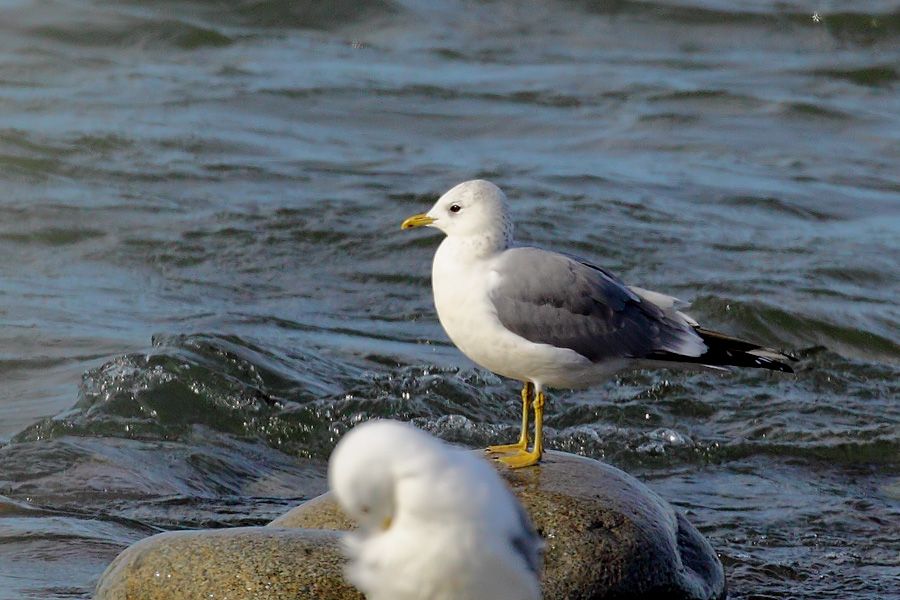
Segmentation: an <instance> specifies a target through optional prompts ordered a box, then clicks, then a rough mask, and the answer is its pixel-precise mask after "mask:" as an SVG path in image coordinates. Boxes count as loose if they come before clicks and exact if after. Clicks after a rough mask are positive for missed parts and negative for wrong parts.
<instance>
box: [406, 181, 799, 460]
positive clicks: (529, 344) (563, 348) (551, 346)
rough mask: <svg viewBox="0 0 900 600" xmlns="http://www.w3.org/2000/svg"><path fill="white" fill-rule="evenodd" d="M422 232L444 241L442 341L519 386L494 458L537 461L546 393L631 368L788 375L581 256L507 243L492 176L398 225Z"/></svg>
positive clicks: (669, 300) (767, 354)
mask: <svg viewBox="0 0 900 600" xmlns="http://www.w3.org/2000/svg"><path fill="white" fill-rule="evenodd" d="M423 226H427V227H436V228H437V229H440V230H441V231H443V232H444V233H445V234H446V236H447V237H446V238H444V240H443V241H442V242H441V244H440V246H439V247H438V250H437V252H436V253H435V255H434V262H433V264H432V272H431V281H432V288H433V292H434V304H435V308H437V313H438V318H439V319H440V321H441V325H442V326H443V327H444V330H445V331H446V332H447V335H448V336H449V337H450V339H451V341H453V343H454V344H456V346H457V347H458V348H459V349H460V350H461V351H462V352H463V354H465V355H466V356H468V357H469V358H470V359H472V360H473V361H474V362H476V363H477V364H479V365H481V366H482V367H484V368H486V369H489V370H491V371H493V372H494V373H497V374H499V375H503V376H506V377H510V378H513V379H518V380H519V381H522V382H523V383H524V384H525V385H524V387H523V390H522V400H523V410H522V433H521V435H520V437H519V441H518V442H516V443H514V444H508V445H504V446H492V447H490V448H489V450H491V451H495V452H499V453H507V454H511V455H509V456H503V457H501V458H500V460H502V461H504V462H506V463H507V464H508V465H510V466H512V467H524V466H528V465H532V464H534V463H536V462H538V461H539V460H540V457H541V453H542V452H543V438H542V426H543V421H542V419H543V407H544V402H545V398H544V392H543V388H544V387H545V386H546V387H558V388H581V387H587V386H590V385H594V384H596V383H600V382H602V381H604V380H606V379H607V378H608V377H609V376H610V375H612V374H614V373H615V372H617V371H620V370H622V369H625V368H629V367H631V368H635V367H636V368H642V367H678V368H685V367H687V368H698V367H699V368H712V369H719V368H721V366H723V365H734V366H745V367H759V368H765V369H772V370H778V371H785V372H792V370H791V368H790V366H788V365H787V362H786V361H788V360H790V357H788V356H786V355H784V354H781V353H779V352H777V351H774V350H770V349H768V348H763V347H761V346H758V345H756V344H753V343H750V342H746V341H744V340H739V339H736V338H732V337H729V336H726V335H723V334H720V333H716V332H714V331H710V330H707V329H704V328H703V327H701V326H700V325H699V324H698V323H697V322H696V321H695V320H693V319H692V318H690V317H689V316H687V315H686V314H684V313H682V312H681V311H680V310H678V309H679V308H681V307H682V306H683V303H681V302H680V301H678V300H677V299H675V298H673V297H671V296H667V295H665V294H660V293H659V292H653V291H650V290H644V289H641V288H632V287H629V286H627V285H625V284H624V283H623V282H621V281H620V280H619V279H618V278H617V277H616V276H615V275H613V274H612V273H610V272H608V271H606V270H604V269H603V268H601V267H599V266H597V265H594V264H592V263H590V262H589V261H586V260H584V259H580V258H578V257H574V256H570V255H567V254H561V253H557V252H550V251H547V250H542V249H539V248H533V247H527V246H516V245H514V244H513V224H512V220H511V218H510V216H509V210H508V208H507V202H506V196H505V194H504V193H503V192H502V191H501V190H500V188H498V187H497V186H496V185H494V184H493V183H491V182H489V181H483V180H475V181H466V182H464V183H461V184H459V185H457V186H455V187H454V188H452V189H450V190H449V191H448V192H446V193H445V194H444V195H443V196H441V197H440V198H439V199H438V200H437V202H435V204H434V206H433V207H432V208H431V210H429V211H428V212H427V213H424V214H420V215H414V216H412V217H410V218H408V219H406V220H405V221H404V222H403V224H402V228H403V229H409V228H413V227H423ZM532 399H533V407H534V414H535V435H534V447H533V449H532V450H531V451H528V450H527V445H528V435H527V426H528V412H529V404H531V402H532Z"/></svg>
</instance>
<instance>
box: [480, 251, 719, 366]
mask: <svg viewBox="0 0 900 600" xmlns="http://www.w3.org/2000/svg"><path fill="white" fill-rule="evenodd" d="M495 272H496V274H497V275H498V279H497V282H496V285H495V286H494V287H493V288H492V290H491V300H492V301H493V304H494V306H495V308H496V309H497V316H498V318H499V319H500V322H501V323H502V324H503V326H504V327H506V328H507V329H509V330H510V331H512V332H513V333H516V334H517V335H520V336H522V337H523V338H525V339H527V340H529V341H532V342H535V343H543V344H549V345H551V346H556V347H558V348H569V349H571V350H574V351H575V352H577V353H578V354H581V355H582V356H584V357H586V358H587V359H589V360H591V361H593V362H598V361H602V360H607V359H614V358H644V357H647V356H650V355H653V354H654V353H659V352H671V353H675V354H681V355H687V356H699V355H700V354H702V353H703V352H704V351H705V350H706V346H705V345H704V344H703V341H702V340H701V339H700V337H699V336H698V335H697V334H696V333H695V332H694V330H693V328H692V327H691V326H690V324H689V323H687V322H686V321H684V320H681V319H680V318H678V317H677V316H676V315H674V314H671V313H667V312H666V311H664V310H663V309H661V308H660V307H659V306H657V305H655V304H654V303H652V302H650V301H648V300H645V299H642V298H641V297H640V296H638V295H637V294H635V293H634V292H632V291H631V290H630V289H628V287H627V286H626V285H625V284H623V283H622V282H621V281H619V280H618V279H617V278H616V277H615V276H614V275H612V274H610V273H608V272H606V271H604V270H603V269H601V268H599V267H596V266H594V265H591V264H590V263H588V262H586V261H582V260H580V259H577V258H575V257H571V256H567V255H564V254H557V253H555V252H548V251H546V250H541V249H539V248H513V249H510V250H507V251H506V252H504V253H503V254H502V255H501V256H500V257H499V259H498V262H497V263H496V265H495Z"/></svg>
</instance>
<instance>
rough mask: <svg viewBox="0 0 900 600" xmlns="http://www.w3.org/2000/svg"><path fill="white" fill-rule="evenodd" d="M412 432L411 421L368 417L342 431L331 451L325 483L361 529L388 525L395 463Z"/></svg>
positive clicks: (393, 506)
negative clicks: (346, 432) (346, 431)
mask: <svg viewBox="0 0 900 600" xmlns="http://www.w3.org/2000/svg"><path fill="white" fill-rule="evenodd" d="M415 433H417V431H416V430H415V429H414V428H413V427H412V426H411V425H406V424H403V423H398V422H396V421H369V422H367V423H363V424H361V425H358V426H357V427H355V428H354V429H353V430H352V431H351V432H350V433H348V434H347V435H345V436H344V437H343V438H342V439H341V441H340V442H338V445H337V446H336V447H335V449H334V452H333V453H332V454H331V458H330V459H329V461H328V485H329V487H330V488H331V491H332V492H333V493H334V495H335V498H336V499H337V501H338V503H339V504H340V505H341V507H342V508H343V509H344V511H345V512H346V513H347V514H348V515H349V516H350V517H352V518H353V519H355V520H356V521H357V522H358V523H359V526H360V528H362V529H363V530H366V531H377V530H379V529H387V528H388V527H389V526H390V524H391V521H392V520H393V518H394V513H395V511H396V489H395V488H396V479H397V477H396V473H395V471H396V466H397V464H396V463H397V460H398V459H399V458H401V457H402V454H403V451H404V450H405V449H406V448H407V447H408V445H409V444H408V438H409V436H410V435H411V434H415ZM405 441H406V442H407V443H404V442H405Z"/></svg>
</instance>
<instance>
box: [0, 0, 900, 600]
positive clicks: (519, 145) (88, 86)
mask: <svg viewBox="0 0 900 600" xmlns="http://www.w3.org/2000/svg"><path fill="white" fill-rule="evenodd" d="M898 40H900V12H898V10H897V6H896V4H895V3H892V2H886V1H877V0H872V1H856V2H837V1H831V2H822V1H820V2H799V1H797V2H774V1H772V2H769V1H766V0H759V1H755V2H746V3H739V4H738V3H733V2H725V1H724V0H663V1H659V2H641V1H636V0H610V1H607V2H588V1H581V2H561V1H560V2H546V3H536V2H526V3H522V2H513V1H511V0H510V1H506V0H500V1H495V2H464V1H454V0H445V1H441V2H416V1H414V0H410V1H403V2H377V3H365V4H364V5H360V4H358V3H355V2H336V3H334V2H332V3H318V2H303V1H290V2H289V1H282V0H244V1H240V2H224V1H213V0H207V1H201V0H194V1H182V2H156V3H152V4H147V3H140V2H109V1H106V0H95V1H93V2H88V1H86V0H67V1H62V0H57V1H48V2H37V1H33V0H19V1H11V2H6V3H3V4H2V6H0V56H2V57H3V60H2V61H0V182H2V185H3V187H2V193H0V444H2V447H0V598H3V599H6V598H9V599H19V598H71V597H89V596H90V593H91V590H92V587H93V584H94V582H95V581H96V578H97V576H98V575H99V574H100V572H101V571H102V569H103V568H104V567H105V565H106V564H107V563H108V561H109V560H111V559H112V557H113V556H115V554H116V553H117V552H119V551H120V550H121V549H122V548H124V547H125V546H126V545H128V544H129V543H131V542H133V541H135V540H137V539H140V538H141V537H144V536H146V535H149V534H152V533H154V532H156V531H160V530H165V529H175V528H188V527H219V526H231V525H246V524H255V523H262V522H265V521H266V520H267V519H269V518H271V517H273V516H275V515H277V514H279V513H280V512H282V511H284V510H285V509H286V508H287V507H289V506H292V505H294V504H296V503H297V502H299V501H300V500H302V499H304V498H308V497H310V496H313V495H315V494H318V493H319V492H321V491H323V490H324V488H325V483H324V478H323V474H324V468H325V461H326V460H327V457H328V454H329V452H330V450H331V448H332V447H333V445H334V443H335V440H336V439H337V438H338V437H339V436H340V435H341V434H342V433H343V432H344V431H346V430H347V429H348V428H349V427H351V426H352V425H353V424H355V423H357V422H359V421H361V420H364V419H368V418H371V417H375V416H391V417H394V418H400V419H412V420H414V421H415V422H416V423H417V424H419V425H420V426H422V427H425V428H427V429H429V430H431V431H434V432H436V433H438V434H439V435H441V436H443V437H445V438H446V439H449V440H452V441H455V442H460V443H464V444H468V445H473V446H477V445H484V444H486V443H488V442H494V441H497V440H499V439H501V438H507V437H512V436H514V430H515V428H516V424H517V422H518V418H517V412H518V408H519V401H518V392H517V386H516V384H515V383H514V382H509V381H504V380H501V379H499V378H496V377H495V376H493V375H491V374H490V373H486V372H483V371H479V370H478V369H476V368H475V367H474V366H473V365H471V364H470V363H468V362H467V361H466V360H465V359H464V358H463V357H462V356H461V355H460V354H459V352H458V351H456V350H455V348H453V347H452V346H451V345H449V343H448V341H447V339H446V337H445V336H444V334H443V332H442V331H441V329H440V327H439V325H438V323H437V320H436V317H435V315H434V311H433V308H432V304H431V294H430V285H429V266H430V261H431V255H432V253H433V250H434V248H435V247H436V244H437V241H438V240H437V238H435V237H430V236H428V235H416V234H409V233H408V232H407V233H401V232H400V231H399V223H400V221H401V220H402V219H403V218H404V217H406V216H408V215H409V214H412V213H414V212H420V211H422V210H423V209H426V208H427V207H428V206H429V205H430V203H431V202H432V201H433V200H434V199H435V198H436V197H437V196H438V195H439V194H440V193H441V192H443V191H444V190H446V189H447V188H449V187H450V186H452V185H453V184H455V183H457V182H459V181H462V180H465V179H471V178H475V177H485V178H489V179H492V180H493V181H495V182H496V183H498V184H499V185H501V186H502V187H503V188H504V189H505V190H506V191H507V193H508V195H509V196H510V198H511V201H512V204H513V211H514V215H515V217H516V219H517V221H518V223H519V226H518V237H519V238H521V239H522V240H524V241H529V242H534V243H538V244H541V245H544V246H547V247H551V248H555V249H559V250H565V251H569V252H574V253H577V254H581V255H584V256H586V257H589V258H591V259H592V260H595V261H597V262H598V263H599V264H602V265H604V266H605V267H608V268H609V269H611V270H613V271H615V272H617V273H619V274H620V275H621V276H622V277H623V278H625V279H626V280H627V281H628V282H630V283H632V284H635V285H641V286H643V287H647V288H651V289H659V290H662V291H665V292H668V293H672V294H675V295H677V296H680V297H682V298H685V299H689V300H693V302H694V305H693V308H692V314H693V315H694V316H695V317H697V318H698V319H700V320H701V321H703V322H705V323H706V324H707V325H709V326H711V327H715V328H719V329H722V330H725V331H727V332H730V333H732V334H736V335H742V336H747V337H750V338H752V339H755V340H758V341H760V342H764V343H766V344H769V345H772V346H775V347H779V348H783V349H786V350H789V351H792V352H794V353H795V354H797V355H798V356H799V357H800V361H799V363H798V368H797V374H796V376H793V377H790V376H781V375H778V374H772V373H765V372H755V371H751V372H739V373H735V374H732V375H728V376H720V375H715V374H696V373H665V372H639V373H626V374H623V375H622V376H621V377H619V378H617V379H615V380H613V381H610V382H609V383H608V384H607V385H605V386H601V387H598V388H595V389H592V390H588V391H579V392H566V391H559V392H556V393H554V394H553V396H552V398H551V407H550V408H549V413H550V414H549V418H548V423H547V426H548V431H547V434H548V437H549V445H550V446H551V447H553V448H558V449H563V450H568V451H573V452H578V453H582V454H586V455H589V456H594V457H597V458H601V459H603V460H606V461H609V462H611V463H612V464H615V465H617V466H620V467H622V468H624V469H626V470H628V471H629V472H631V473H633V474H635V475H637V476H638V477H640V478H641V479H643V480H644V481H646V482H648V483H649V484H650V485H651V486H652V487H653V488H654V489H656V490H657V491H659V492H660V493H661V494H662V495H663V496H664V497H666V498H667V499H669V500H670V501H671V502H673V503H674V504H676V505H678V506H679V507H681V508H682V509H683V510H684V511H685V512H686V513H687V514H688V515H689V517H690V519H691V520H692V521H693V522H694V523H695V524H696V525H697V526H698V527H699V528H700V529H701V530H702V531H703V532H704V533H705V534H706V535H707V536H708V537H709V538H710V540H711V541H712V543H713V545H714V546H715V547H716V548H717V550H718V551H719V553H720V555H721V557H722V560H723V562H724V563H725V565H726V572H727V574H728V577H729V582H730V588H731V597H733V598H740V599H748V600H749V599H751V598H754V599H762V598H782V597H792V598H809V599H813V598H815V599H820V598H833V599H842V600H843V599H851V600H857V599H880V598H889V597H897V589H898V588H900V525H898V523H900V402H898V396H900V345H898V342H897V339H898V333H900V326H898V324H900V308H898V304H897V301H896V298H897V297H898V294H900V242H898V240H900V176H898V173H900V94H898V88H900V68H898V66H897V65H898V64H900V43H898Z"/></svg>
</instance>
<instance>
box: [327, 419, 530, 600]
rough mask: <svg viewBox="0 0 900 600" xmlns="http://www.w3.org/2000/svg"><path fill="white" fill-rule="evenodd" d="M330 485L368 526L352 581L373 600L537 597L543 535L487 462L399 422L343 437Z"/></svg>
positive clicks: (352, 551) (374, 424)
mask: <svg viewBox="0 0 900 600" xmlns="http://www.w3.org/2000/svg"><path fill="white" fill-rule="evenodd" d="M328 483H329V485H330V487H331V490H332V492H333V493H334V495H335V497H336V499H337V501H338V503H340V505H341V507H342V508H343V509H344V511H345V512H346V513H347V514H348V515H350V516H351V517H353V518H354V519H356V521H357V522H358V523H359V526H360V530H359V531H358V532H353V533H350V534H348V535H347V537H346V538H345V546H346V550H347V554H348V556H349V558H350V564H349V565H348V568H347V571H346V573H347V578H348V580H349V581H350V582H351V583H352V584H353V585H355V586H356V587H357V588H359V589H360V590H362V591H363V592H364V593H365V594H366V597H367V598H368V599H369V600H539V598H540V597H541V592H540V585H539V583H538V570H539V567H540V552H541V550H542V547H543V542H542V541H541V539H540V538H539V537H538V535H537V534H536V533H535V531H534V528H533V527H532V525H531V522H530V521H529V520H528V517H527V516H526V515H525V512H524V511H523V510H522V507H521V506H520V505H519V502H518V500H516V498H515V497H514V496H513V495H512V493H511V492H510V491H509V490H508V489H507V487H506V485H505V484H504V483H503V481H502V480H501V479H500V476H499V475H498V474H497V473H496V471H494V469H493V468H491V466H490V465H489V464H488V463H487V462H485V461H484V459H482V458H480V457H478V456H475V455H473V454H472V453H471V452H468V451H465V450H461V449H459V448H453V447H451V446H448V445H446V444H444V443H443V442H441V441H440V440H437V439H435V438H433V437H431V436H430V435H428V434H426V433H425V432H423V431H419V430H418V429H416V428H415V427H413V426H411V425H408V424H406V423H399V422H397V421H370V422H368V423H363V424H362V425H359V426H358V427H355V428H354V429H353V430H352V431H350V433H348V434H347V435H346V436H344V438H343V439H342V440H341V441H340V443H338V445H337V447H336V448H335V450H334V453H333V454H332V455H331V459H330V460H329V463H328Z"/></svg>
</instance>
